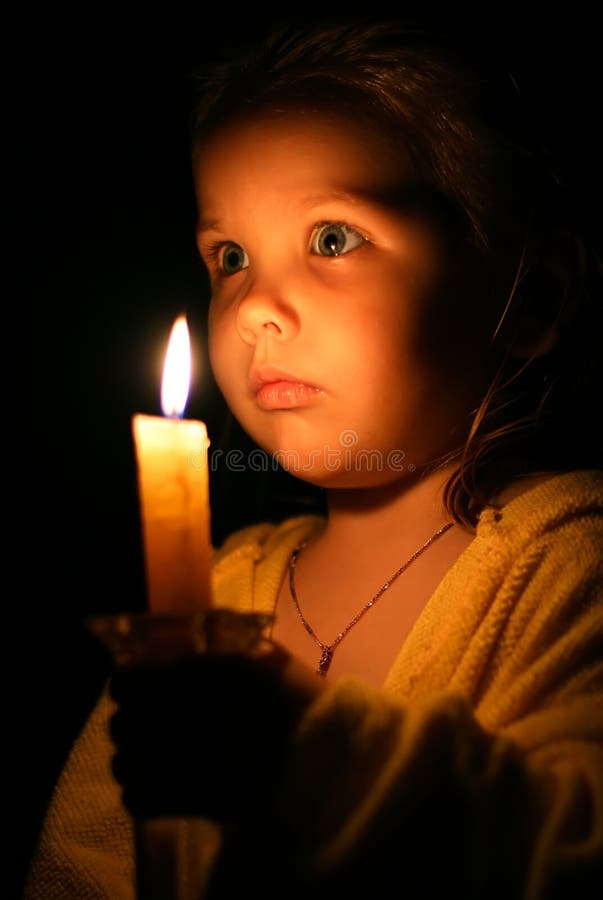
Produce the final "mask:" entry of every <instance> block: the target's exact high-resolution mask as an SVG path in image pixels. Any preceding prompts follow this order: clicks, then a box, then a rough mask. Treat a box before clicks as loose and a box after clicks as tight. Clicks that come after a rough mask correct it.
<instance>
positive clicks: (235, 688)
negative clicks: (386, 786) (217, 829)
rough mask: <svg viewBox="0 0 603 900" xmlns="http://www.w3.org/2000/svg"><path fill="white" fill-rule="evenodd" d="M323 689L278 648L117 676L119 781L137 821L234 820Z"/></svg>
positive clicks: (127, 670) (130, 669)
mask: <svg viewBox="0 0 603 900" xmlns="http://www.w3.org/2000/svg"><path fill="white" fill-rule="evenodd" d="M323 687H324V682H323V680H322V679H321V678H320V676H318V675H315V674H314V673H313V672H311V671H310V670H309V669H307V667H306V666H304V665H302V664H301V663H299V662H298V661H296V660H294V659H293V658H292V657H291V656H290V655H289V654H288V653H286V652H285V651H284V650H282V649H281V648H280V647H278V646H277V645H275V644H272V643H270V642H268V641H262V642H261V643H260V645H259V646H258V647H257V648H256V649H255V651H254V652H253V654H252V655H247V656H245V655H242V654H230V653H203V654H200V655H197V656H189V657H185V658H182V659H179V660H176V661H171V662H165V663H157V664H152V663H144V664H138V665H135V666H127V667H123V668H120V669H118V670H117V671H116V673H115V674H114V676H113V678H112V682H111V695H112V696H113V699H114V700H115V701H116V702H117V704H118V710H117V712H116V713H115V714H114V716H113V717H112V719H111V736H112V738H113V741H114V743H115V746H116V751H117V752H116V754H115V756H114V758H113V772H114V775H115V778H116V779H117V781H118V782H119V783H120V785H121V786H122V788H123V800H124V804H125V806H126V807H127V808H128V809H129V811H130V812H131V813H132V814H133V815H135V816H161V815H176V816H177V815H181V816H185V815H200V816H206V817H208V818H212V819H214V820H216V821H218V822H226V821H229V820H231V819H233V818H235V817H236V816H237V815H238V814H239V813H240V812H241V811H242V810H243V809H244V808H245V807H246V806H247V805H248V804H250V803H252V802H253V801H254V799H256V797H257V795H258V794H260V793H261V792H262V791H263V790H265V789H266V786H267V784H268V783H269V782H270V780H271V779H273V778H274V777H275V776H276V775H277V773H278V770H279V767H280V765H281V763H282V761H283V759H284V758H285V755H286V753H287V749H288V744H289V741H290V738H291V735H292V732H293V729H294V728H295V725H296V724H297V722H298V720H299V718H300V716H301V715H302V713H303V711H304V709H305V708H306V706H307V705H308V704H309V703H310V702H311V701H312V699H313V698H314V697H315V696H317V695H318V693H320V691H321V690H322V689H323Z"/></svg>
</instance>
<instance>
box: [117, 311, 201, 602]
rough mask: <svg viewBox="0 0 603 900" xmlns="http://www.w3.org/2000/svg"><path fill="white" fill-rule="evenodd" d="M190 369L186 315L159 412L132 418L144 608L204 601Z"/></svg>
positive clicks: (177, 329) (178, 324)
mask: <svg viewBox="0 0 603 900" xmlns="http://www.w3.org/2000/svg"><path fill="white" fill-rule="evenodd" d="M190 372H191V350H190V338H189V333H188V327H187V324H186V318H185V317H184V316H180V317H179V318H178V319H177V320H176V321H175V323H174V326H173V328H172V334H171V337H170V341H169V344H168V349H167V353H166V358H165V363H164V369H163V381H162V386H161V406H162V410H163V415H164V417H163V418H162V417H160V416H145V415H135V416H134V417H133V419H132V432H133V436H134V444H135V449H136V461H137V468H138V491H139V499H140V511H141V518H142V532H143V548H144V558H145V570H146V579H147V597H148V604H149V608H150V610H151V611H152V612H154V613H163V614H168V613H189V612H194V611H195V610H199V609H208V608H209V607H210V606H211V590H210V562H211V538H210V511H209V474H208V465H207V449H208V446H209V441H208V439H207V429H206V427H205V424H204V423H203V422H199V421H194V420H191V419H182V418H181V417H182V415H183V413H184V408H185V406H186V402H187V399H188V392H189V387H190Z"/></svg>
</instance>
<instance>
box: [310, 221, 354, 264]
mask: <svg viewBox="0 0 603 900" xmlns="http://www.w3.org/2000/svg"><path fill="white" fill-rule="evenodd" d="M365 240H366V238H364V237H363V236H362V235H361V234H359V233H358V232H357V231H356V229H355V228H351V227H350V225H343V224H340V223H338V222H325V223H323V224H322V225H317V226H316V228H315V229H314V231H313V232H312V238H311V240H310V251H311V252H312V253H317V254H318V255H319V256H341V255H342V254H344V253H349V252H350V250H355V249H356V247H359V246H360V244H363V243H364V242H365Z"/></svg>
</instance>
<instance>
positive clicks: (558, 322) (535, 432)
mask: <svg viewBox="0 0 603 900" xmlns="http://www.w3.org/2000/svg"><path fill="white" fill-rule="evenodd" d="M491 49H492V48H486V47H482V48H481V49H480V48H479V47H478V46H477V47H476V46H475V45H474V46H471V47H470V46H468V44H467V43H464V42H463V41H462V40H459V39H458V38H455V37H452V36H451V35H450V34H447V33H436V32H433V31H429V32H428V31H427V30H426V29H424V28H422V27H420V26H416V25H412V26H408V25H405V24H404V23H402V22H400V21H398V20H393V21H381V20H373V19H370V18H364V19H357V20H354V21H345V22H336V21H331V22H329V21H326V22H315V23H303V24H302V25H301V26H300V25H296V24H295V23H293V24H290V25H287V24H285V25H282V24H281V25H279V26H278V27H276V28H275V29H274V30H273V31H272V32H270V33H268V34H266V35H265V36H264V37H263V39H261V40H260V41H258V42H257V43H256V44H254V45H252V46H250V47H243V48H241V47H236V48H234V47H233V48H231V51H233V52H231V53H230V54H229V55H228V56H225V57H224V58H222V59H217V60H215V61H214V62H213V63H212V65H211V66H209V67H208V68H207V69H206V70H205V71H202V72H200V73H199V81H198V86H199V91H198V96H197V102H196V106H195V110H194V116H193V122H192V134H193V155H194V153H195V150H196V148H197V147H199V146H201V145H202V143H203V140H204V138H205V137H206V136H208V135H209V134H211V133H212V132H213V131H214V130H215V129H217V128H218V127H219V126H220V125H221V124H222V123H225V122H227V121H229V120H231V119H233V118H235V117H237V116H245V115H249V114H251V115H253V114H254V113H255V112H259V111H264V112H265V111H270V112H272V113H278V111H279V110H281V109H290V108H291V107H292V106H295V105H298V106H302V107H306V108H308V107H309V108H312V109H318V108H329V107H330V106H331V107H332V106H335V108H336V109H338V110H339V111H342V110H343V111H345V110H346V109H347V110H348V111H350V112H351V113H352V112H353V114H354V115H355V116H356V117H357V116H359V115H363V116H364V117H365V118H366V119H367V121H369V122H370V123H371V124H372V125H373V126H375V127H378V128H380V129H381V130H382V131H383V132H384V133H386V134H388V136H389V137H390V139H391V140H393V141H400V145H401V146H403V147H404V148H405V150H406V151H407V152H408V151H409V152H410V153H411V156H412V158H413V162H414V165H415V167H416V171H417V173H418V174H419V176H420V178H421V179H422V181H423V182H424V183H426V184H427V185H429V187H430V189H431V190H432V191H433V193H434V196H436V197H437V198H438V202H439V203H440V205H441V207H442V208H443V209H445V210H446V216H447V217H446V221H447V223H448V227H449V228H450V229H451V230H453V231H454V239H455V241H457V242H461V243H462V245H463V246H464V247H465V249H466V251H467V257H466V258H467V260H468V261H470V264H471V265H473V266H474V268H475V272H476V277H477V273H479V279H480V281H479V283H480V285H482V290H483V291H484V302H488V303H491V304H495V305H494V306H493V309H499V310H500V316H499V320H498V324H497V325H496V327H495V328H494V330H493V334H492V340H491V351H492V353H491V357H492V378H491V383H490V386H489V388H488V390H487V392H486V394H485V396H484V398H483V400H482V402H481V404H480V405H479V407H478V408H477V409H475V410H473V411H472V418H471V421H470V422H467V423H466V427H465V429H464V430H463V438H462V441H461V442H460V443H459V446H458V447H457V449H456V450H455V451H454V452H453V453H452V454H450V455H449V456H447V457H446V459H444V460H436V461H434V463H433V465H434V466H437V465H441V464H443V463H445V462H449V461H451V460H457V461H458V467H457V469H456V472H455V474H454V475H453V477H452V478H451V479H450V481H449V483H448V485H447V489H446V502H447V505H448V508H449V510H450V512H451V514H452V515H453V516H454V518H455V519H456V520H457V521H459V522H464V523H467V524H473V523H475V521H476V519H477V515H478V513H479V511H480V509H482V508H483V507H484V506H485V505H486V504H487V503H489V502H491V501H492V498H494V497H495V496H496V494H497V493H498V492H499V490H500V489H501V488H502V487H504V485H505V484H507V483H508V482H510V481H511V480H512V479H515V478H517V477H521V476H524V475H529V474H535V473H540V472H550V471H564V470H569V469H574V468H590V467H600V466H601V464H602V458H603V454H602V452H601V440H600V438H599V437H598V434H597V432H598V430H599V429H598V427H596V421H595V420H596V418H597V413H596V409H597V404H598V403H600V397H601V388H602V377H601V373H602V368H603V362H602V358H603V346H602V345H603V337H602V335H603V318H602V307H603V287H602V285H603V267H602V265H601V261H600V259H599V256H598V253H597V251H596V248H595V247H594V246H593V244H592V242H591V241H590V239H589V237H588V235H587V234H586V233H585V232H584V230H583V228H582V225H581V222H580V216H579V210H578V208H577V206H576V205H575V204H574V202H573V200H572V195H571V192H570V190H569V189H568V186H567V184H565V183H564V180H563V178H562V177H561V175H560V173H559V171H558V170H557V169H556V167H555V161H554V159H553V158H552V156H551V152H550V148H549V147H548V146H546V144H543V142H542V140H541V138H540V137H539V135H538V133H537V127H536V122H535V119H534V117H533V116H532V115H531V111H530V109H529V108H527V106H526V104H525V102H524V99H523V96H522V91H521V89H520V87H519V86H518V84H517V81H516V78H515V77H514V75H513V73H512V72H511V71H509V69H508V67H507V66H506V65H505V64H504V62H503V61H502V60H500V59H498V58H497V56H496V54H495V53H492V52H491ZM235 51H236V52H235ZM501 63H502V64H501ZM468 324H469V325H470V323H468Z"/></svg>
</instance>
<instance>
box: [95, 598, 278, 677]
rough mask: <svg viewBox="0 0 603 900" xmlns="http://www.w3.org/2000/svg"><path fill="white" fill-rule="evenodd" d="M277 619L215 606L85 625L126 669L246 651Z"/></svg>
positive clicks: (102, 618) (108, 617)
mask: <svg viewBox="0 0 603 900" xmlns="http://www.w3.org/2000/svg"><path fill="white" fill-rule="evenodd" d="M273 618H274V617H273V616H272V615H271V614H269V613H253V612H248V613H243V612H238V611H237V610H233V609H227V608H223V609H216V608H211V609H208V610H196V611H194V612H191V613H153V612H140V613H114V614H111V615H104V616H103V615H101V616H91V617H89V618H87V619H86V620H85V624H86V627H87V628H88V629H89V630H90V631H91V632H92V633H93V634H94V635H95V636H96V637H97V638H98V639H99V640H100V642H101V643H102V644H103V645H104V646H105V647H106V648H107V649H108V650H109V651H110V653H111V656H112V658H113V660H114V662H115V664H116V665H118V666H124V665H134V664H137V663H142V662H153V663H159V662H169V660H171V659H178V658H181V657H183V656H191V655H196V654H198V653H208V652H209V653H246V652H248V651H249V650H251V649H252V648H253V647H254V646H255V645H256V644H257V643H258V641H259V640H260V639H261V638H262V635H263V632H264V630H265V629H266V628H267V627H268V626H269V625H270V624H271V622H272V621H273Z"/></svg>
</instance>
